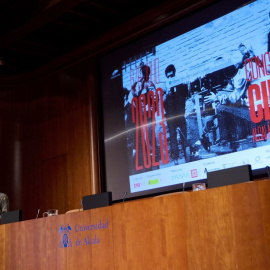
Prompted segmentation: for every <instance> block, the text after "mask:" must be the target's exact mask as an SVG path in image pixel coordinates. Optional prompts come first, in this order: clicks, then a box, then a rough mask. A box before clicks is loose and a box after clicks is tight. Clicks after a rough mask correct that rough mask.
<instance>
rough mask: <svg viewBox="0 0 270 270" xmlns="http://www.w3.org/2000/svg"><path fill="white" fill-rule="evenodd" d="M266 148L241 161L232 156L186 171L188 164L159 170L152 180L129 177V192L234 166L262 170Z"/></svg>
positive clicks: (162, 185) (198, 178) (267, 158)
mask: <svg viewBox="0 0 270 270" xmlns="http://www.w3.org/2000/svg"><path fill="white" fill-rule="evenodd" d="M268 148H269V147H268ZM268 148H266V149H265V152H264V153H262V154H259V155H258V154H257V153H256V154H257V155H256V154H255V155H254V156H252V155H250V153H249V154H248V155H247V153H245V154H244V155H245V157H244V156H242V157H241V159H239V157H233V158H232V156H230V157H228V158H227V159H223V160H222V162H219V161H218V160H209V161H204V162H202V161H198V162H199V163H198V162H197V163H196V165H197V166H196V167H197V168H191V169H188V168H187V167H188V165H190V164H184V165H179V166H182V169H180V168H179V169H176V168H175V167H174V168H171V169H170V170H168V168H167V169H166V171H165V170H160V171H159V172H160V173H159V175H157V174H156V175H155V177H154V178H152V179H151V178H150V179H149V176H151V175H150V174H151V172H149V174H148V175H144V176H142V175H137V176H132V177H130V180H131V183H130V184H131V185H130V187H131V192H137V191H143V190H148V189H153V188H158V187H164V186H168V185H172V184H178V183H184V182H191V181H194V180H200V179H205V178H206V177H207V172H210V171H216V170H222V169H226V168H231V167H235V166H241V165H247V164H251V165H252V168H253V169H259V168H263V167H265V166H267V165H268V164H269V160H270V154H269V153H270V150H269V149H268ZM254 150H255V149H254ZM232 155H233V154H232ZM220 161H221V160H220ZM224 161H227V162H224ZM194 163H195V162H194ZM194 165H195V164H194ZM184 166H185V167H184ZM190 167H191V166H190ZM156 172H157V171H156Z"/></svg>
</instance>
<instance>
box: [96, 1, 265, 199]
mask: <svg viewBox="0 0 270 270" xmlns="http://www.w3.org/2000/svg"><path fill="white" fill-rule="evenodd" d="M251 2H255V1H246V0H237V1H232V0H229V1H224V0H220V1H215V2H214V3H209V4H207V5H206V6H204V7H203V8H201V9H199V10H196V11H192V12H190V13H188V14H186V15H185V16H183V17H180V18H177V19H174V20H173V21H171V22H169V23H166V24H165V25H162V26H160V27H159V28H157V29H155V30H152V31H150V32H149V33H146V34H141V35H140V36H139V37H137V38H136V39H134V40H132V41H130V42H127V43H124V44H123V45H122V46H119V47H117V48H115V49H114V50H111V51H108V52H106V53H105V54H104V55H103V56H102V57H101V59H100V78H101V77H102V75H101V74H102V73H103V72H104V70H103V67H102V66H103V65H104V59H108V58H110V56H111V55H112V54H115V53H116V54H117V53H118V54H119V55H125V54H127V53H128V51H132V55H134V54H136V53H139V52H140V50H141V45H140V44H149V43H150V42H149V40H153V39H155V42H156V44H161V43H162V42H164V41H167V40H169V39H171V38H174V37H176V36H179V35H181V32H182V33H185V32H187V31H189V30H191V29H194V28H196V27H199V26H200V25H203V24H206V23H208V22H210V21H212V20H214V19H216V18H219V17H221V16H223V15H226V14H227V13H229V12H231V11H233V10H236V9H238V8H240V7H242V6H245V5H247V4H249V3H251ZM195 19H196V20H195ZM168 20H169V19H168ZM185 22H188V23H185ZM181 23H182V25H184V27H183V28H182V29H181V30H178V31H176V30H175V28H176V27H177V26H178V25H179V24H181ZM168 29H169V30H170V31H169V32H170V33H169V34H168ZM164 33H166V35H165V34H164ZM176 33H177V34H176ZM158 36H159V38H158ZM165 36H166V38H165ZM126 57H127V56H125V57H123V60H124V58H126ZM101 92H102V89H101ZM103 94H104V93H103V92H102V93H101V96H102V95H103ZM101 100H102V98H101ZM101 103H102V104H101V111H102V118H103V119H104V106H106V105H104V103H103V102H101ZM102 124H104V121H103V122H102ZM102 136H103V141H104V125H102ZM103 156H104V159H103V164H104V166H103V167H104V178H105V179H104V185H105V190H106V191H111V190H110V185H108V178H107V175H108V172H107V170H106V168H107V167H106V163H107V164H108V162H109V160H106V153H105V142H104V144H103ZM252 176H253V178H261V177H267V176H268V173H267V170H266V168H261V169H256V170H253V171H252ZM127 181H128V180H127ZM206 182H207V181H206V178H205V179H201V180H195V181H190V182H187V183H182V184H176V185H171V186H168V187H163V188H158V189H154V190H147V191H144V192H139V193H138V194H136V193H134V194H132V193H128V194H127V195H126V196H125V194H124V193H123V196H122V198H121V196H119V195H118V196H117V198H116V199H114V198H113V202H118V201H121V200H122V199H124V200H133V199H138V198H145V197H151V196H155V195H160V194H165V193H170V192H176V191H183V190H190V189H191V188H192V184H194V183H206Z"/></svg>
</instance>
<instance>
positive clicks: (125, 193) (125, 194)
mask: <svg viewBox="0 0 270 270" xmlns="http://www.w3.org/2000/svg"><path fill="white" fill-rule="evenodd" d="M126 196H127V192H126V191H125V192H124V197H123V203H124V202H125V199H126Z"/></svg>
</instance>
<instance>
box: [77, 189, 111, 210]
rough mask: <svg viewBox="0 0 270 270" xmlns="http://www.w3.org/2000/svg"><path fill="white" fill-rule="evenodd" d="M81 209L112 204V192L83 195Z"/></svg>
mask: <svg viewBox="0 0 270 270" xmlns="http://www.w3.org/2000/svg"><path fill="white" fill-rule="evenodd" d="M82 202H83V210H89V209H94V208H99V207H104V206H109V205H112V192H103V193H99V194H93V195H88V196H84V197H83V200H82Z"/></svg>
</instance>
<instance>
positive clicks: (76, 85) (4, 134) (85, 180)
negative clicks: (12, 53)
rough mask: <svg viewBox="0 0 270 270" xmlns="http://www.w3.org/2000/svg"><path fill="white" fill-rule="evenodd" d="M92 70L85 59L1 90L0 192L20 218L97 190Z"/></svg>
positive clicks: (76, 202) (74, 203)
mask: <svg viewBox="0 0 270 270" xmlns="http://www.w3.org/2000/svg"><path fill="white" fill-rule="evenodd" d="M95 70H96V66H95V62H94V61H90V60H89V61H85V62H82V63H80V64H77V65H76V66H74V67H72V68H69V69H65V70H64V71H61V72H59V73H57V74H55V75H53V76H50V77H47V78H44V79H43V80H39V81H34V82H29V83H26V84H23V85H19V86H13V87H6V88H4V89H2V91H1V92H0V173H1V177H0V191H1V192H5V193H7V194H8V196H9V199H10V210H15V209H22V210H23V218H24V219H31V218H35V217H36V214H37V210H38V209H39V208H40V209H41V213H43V212H44V211H46V210H48V209H50V208H58V209H59V210H60V213H64V212H66V211H67V210H70V209H74V208H79V207H80V202H81V198H82V196H83V195H88V194H93V193H97V192H99V191H100V188H101V186H100V184H99V183H100V177H101V170H102V168H101V163H100V151H99V140H98V138H99V125H100V114H99V111H98V110H99V101H98V99H99V96H98V91H97V85H98V84H97V76H96V74H95V72H96V71H95Z"/></svg>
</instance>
